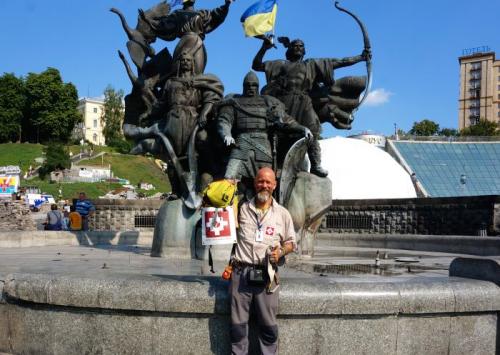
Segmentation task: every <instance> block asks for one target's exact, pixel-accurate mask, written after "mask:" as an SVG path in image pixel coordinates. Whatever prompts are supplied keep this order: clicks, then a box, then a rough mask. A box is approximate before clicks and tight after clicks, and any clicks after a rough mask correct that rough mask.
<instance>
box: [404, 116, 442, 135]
mask: <svg viewBox="0 0 500 355" xmlns="http://www.w3.org/2000/svg"><path fill="white" fill-rule="evenodd" d="M438 131H439V124H437V123H436V122H434V121H431V120H428V119H425V120H422V121H420V122H414V123H413V127H412V128H411V130H410V131H409V132H408V133H410V134H413V135H416V136H433V135H435V134H437V133H438Z"/></svg>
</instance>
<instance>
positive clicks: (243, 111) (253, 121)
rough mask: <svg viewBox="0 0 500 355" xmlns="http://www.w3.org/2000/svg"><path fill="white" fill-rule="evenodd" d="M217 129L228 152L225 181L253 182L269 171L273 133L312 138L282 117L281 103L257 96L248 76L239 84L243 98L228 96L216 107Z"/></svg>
mask: <svg viewBox="0 0 500 355" xmlns="http://www.w3.org/2000/svg"><path fill="white" fill-rule="evenodd" d="M219 107H220V109H219V114H218V118H217V129H218V132H219V135H220V137H221V138H222V139H223V140H224V143H225V144H226V145H227V146H231V145H232V146H234V147H233V148H232V150H231V153H230V157H229V163H228V165H227V168H226V174H225V178H226V179H236V180H241V178H242V177H245V178H249V179H253V178H254V177H255V176H256V173H257V171H258V170H259V169H260V168H263V167H272V165H273V150H272V148H271V143H270V139H269V137H270V136H271V135H272V133H273V131H281V132H288V133H295V134H300V135H301V136H302V137H304V136H306V137H307V138H312V134H311V132H310V130H309V129H308V128H306V127H304V126H301V125H300V124H298V123H297V122H296V121H295V120H294V119H293V118H292V117H291V116H289V115H287V114H286V113H285V108H284V106H283V104H282V103H281V102H279V101H278V100H277V99H276V98H274V97H271V96H265V95H259V79H258V78H257V75H255V73H254V72H249V73H248V74H247V75H246V76H245V79H244V81H243V95H234V96H230V97H228V98H227V99H225V100H224V101H222V102H221V103H220V104H219Z"/></svg>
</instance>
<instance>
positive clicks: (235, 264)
mask: <svg viewBox="0 0 500 355" xmlns="http://www.w3.org/2000/svg"><path fill="white" fill-rule="evenodd" d="M231 266H232V267H234V268H236V269H244V268H246V267H249V268H253V269H261V270H264V269H265V266H264V265H255V264H250V263H245V262H243V261H239V260H234V259H233V260H231Z"/></svg>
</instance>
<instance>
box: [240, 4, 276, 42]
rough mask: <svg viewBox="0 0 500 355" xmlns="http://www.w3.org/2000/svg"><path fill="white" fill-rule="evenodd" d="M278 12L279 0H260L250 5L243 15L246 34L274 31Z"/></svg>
mask: <svg viewBox="0 0 500 355" xmlns="http://www.w3.org/2000/svg"><path fill="white" fill-rule="evenodd" d="M277 12H278V0H260V1H258V2H256V3H255V4H253V5H252V6H250V7H249V8H248V9H247V10H246V11H245V12H244V13H243V15H242V16H241V23H242V24H243V29H244V30H245V35H246V36H248V37H255V36H259V35H263V34H265V33H267V32H270V31H272V30H273V28H274V24H275V22H276V13H277Z"/></svg>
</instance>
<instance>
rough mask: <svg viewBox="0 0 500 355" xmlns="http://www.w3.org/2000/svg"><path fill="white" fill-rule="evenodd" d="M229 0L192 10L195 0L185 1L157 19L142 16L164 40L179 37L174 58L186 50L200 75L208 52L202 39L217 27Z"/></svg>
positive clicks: (224, 14)
mask: <svg viewBox="0 0 500 355" xmlns="http://www.w3.org/2000/svg"><path fill="white" fill-rule="evenodd" d="M231 2H232V0H225V3H224V5H222V6H220V7H218V8H216V9H213V10H195V9H194V4H195V0H188V1H185V2H184V6H183V8H182V9H181V10H176V11H174V12H172V13H171V14H168V15H166V16H162V17H159V18H151V17H147V16H145V13H144V16H143V19H144V21H146V22H147V23H148V24H149V26H151V28H152V29H153V31H154V33H155V35H156V36H157V37H159V38H161V39H163V40H165V41H173V40H175V39H177V38H180V41H179V43H178V44H177V46H176V48H175V52H174V55H173V56H174V58H175V57H177V56H178V55H179V53H181V52H188V53H189V54H191V55H192V56H193V58H194V63H195V65H194V72H195V73H196V74H201V73H203V72H204V70H205V66H206V64H207V51H206V49H205V45H204V44H203V41H204V39H205V35H206V34H207V33H210V32H212V31H213V30H215V29H216V28H217V27H219V26H220V25H221V24H222V23H223V22H224V20H225V19H226V16H227V14H228V12H229V5H230V4H231Z"/></svg>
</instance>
